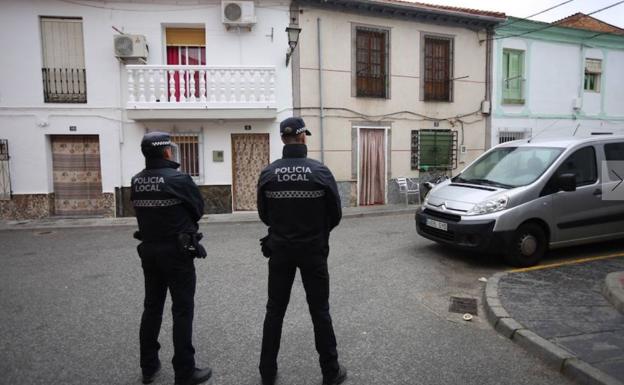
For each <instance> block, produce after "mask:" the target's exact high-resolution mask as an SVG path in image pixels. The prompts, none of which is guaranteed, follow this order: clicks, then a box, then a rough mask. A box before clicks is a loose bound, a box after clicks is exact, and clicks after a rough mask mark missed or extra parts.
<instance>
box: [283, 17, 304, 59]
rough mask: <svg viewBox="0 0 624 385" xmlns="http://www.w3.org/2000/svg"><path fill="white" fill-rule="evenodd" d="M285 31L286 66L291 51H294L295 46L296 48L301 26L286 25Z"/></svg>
mask: <svg viewBox="0 0 624 385" xmlns="http://www.w3.org/2000/svg"><path fill="white" fill-rule="evenodd" d="M286 32H287V33H288V51H287V52H286V66H288V62H289V61H290V56H291V55H292V54H293V52H295V48H297V43H298V42H299V34H300V33H301V28H299V27H295V26H293V25H292V24H291V25H289V26H288V27H286Z"/></svg>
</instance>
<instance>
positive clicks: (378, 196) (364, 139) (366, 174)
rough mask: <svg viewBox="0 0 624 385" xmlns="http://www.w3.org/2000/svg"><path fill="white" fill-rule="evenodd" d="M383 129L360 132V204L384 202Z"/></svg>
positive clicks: (384, 159)
mask: <svg viewBox="0 0 624 385" xmlns="http://www.w3.org/2000/svg"><path fill="white" fill-rule="evenodd" d="M384 136H385V132H384V130H366V129H363V130H361V132H360V205H378V204H381V205H382V204H384V201H385V198H386V156H385V148H386V146H385V143H384V142H385V138H384Z"/></svg>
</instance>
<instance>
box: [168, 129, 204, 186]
mask: <svg viewBox="0 0 624 385" xmlns="http://www.w3.org/2000/svg"><path fill="white" fill-rule="evenodd" d="M171 141H172V142H173V143H175V144H177V145H178V147H179V149H180V171H182V172H184V173H186V174H189V175H190V176H192V177H193V178H199V177H200V146H199V135H198V134H178V133H176V134H172V135H171Z"/></svg>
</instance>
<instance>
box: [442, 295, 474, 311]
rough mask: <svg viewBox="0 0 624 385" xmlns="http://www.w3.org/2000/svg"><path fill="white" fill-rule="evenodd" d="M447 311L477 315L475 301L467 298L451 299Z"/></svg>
mask: <svg viewBox="0 0 624 385" xmlns="http://www.w3.org/2000/svg"><path fill="white" fill-rule="evenodd" d="M449 311H450V312H452V313H459V314H466V313H469V314H472V315H478V314H477V299H476V298H467V297H451V304H450V305H449Z"/></svg>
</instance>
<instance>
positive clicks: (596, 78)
mask: <svg viewBox="0 0 624 385" xmlns="http://www.w3.org/2000/svg"><path fill="white" fill-rule="evenodd" d="M601 74H602V60H598V59H585V82H584V83H585V85H584V87H583V88H584V89H585V91H594V92H600V75H601Z"/></svg>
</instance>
